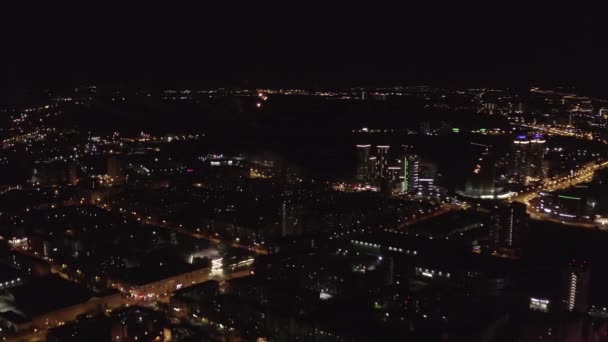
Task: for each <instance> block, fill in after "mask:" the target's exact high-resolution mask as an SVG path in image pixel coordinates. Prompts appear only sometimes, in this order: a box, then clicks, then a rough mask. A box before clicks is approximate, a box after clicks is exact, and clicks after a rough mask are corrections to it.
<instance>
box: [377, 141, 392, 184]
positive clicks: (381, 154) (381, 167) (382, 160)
mask: <svg viewBox="0 0 608 342" xmlns="http://www.w3.org/2000/svg"><path fill="white" fill-rule="evenodd" d="M376 149H377V154H376V155H377V157H378V177H380V178H386V177H387V176H388V174H387V173H388V152H389V149H390V146H388V145H378V146H377V147H376Z"/></svg>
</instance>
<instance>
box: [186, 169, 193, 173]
mask: <svg viewBox="0 0 608 342" xmlns="http://www.w3.org/2000/svg"><path fill="white" fill-rule="evenodd" d="M186 172H188V173H192V172H194V169H187V170H186Z"/></svg>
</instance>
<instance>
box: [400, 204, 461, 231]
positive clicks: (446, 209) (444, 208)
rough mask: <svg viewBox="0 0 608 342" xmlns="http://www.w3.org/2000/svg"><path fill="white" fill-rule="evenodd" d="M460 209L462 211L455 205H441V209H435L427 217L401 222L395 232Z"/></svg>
mask: <svg viewBox="0 0 608 342" xmlns="http://www.w3.org/2000/svg"><path fill="white" fill-rule="evenodd" d="M460 209H462V207H460V206H457V205H455V204H450V203H443V204H441V207H440V208H439V209H437V210H435V211H433V212H431V213H429V214H427V215H422V216H417V217H416V218H414V219H410V220H406V221H405V222H403V223H401V224H400V225H399V226H397V230H402V229H405V228H406V227H408V226H411V225H413V224H416V223H420V222H423V221H426V220H429V219H432V218H433V217H438V216H441V215H444V214H447V213H449V212H450V211H454V210H460Z"/></svg>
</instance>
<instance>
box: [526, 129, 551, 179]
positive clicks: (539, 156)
mask: <svg viewBox="0 0 608 342" xmlns="http://www.w3.org/2000/svg"><path fill="white" fill-rule="evenodd" d="M545 143H546V141H545V139H544V138H543V136H542V135H540V134H536V135H534V136H533V137H532V139H531V140H530V158H529V162H530V174H529V177H532V178H534V179H538V180H542V179H545V178H546V177H547V168H546V163H545V151H546V150H545V149H546V147H545V145H546V144H545Z"/></svg>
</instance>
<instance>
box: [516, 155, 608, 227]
mask: <svg viewBox="0 0 608 342" xmlns="http://www.w3.org/2000/svg"><path fill="white" fill-rule="evenodd" d="M606 168H608V161H605V162H602V163H600V164H595V163H593V164H587V165H585V166H584V167H583V168H581V169H580V170H578V171H576V172H574V173H573V174H572V175H569V176H561V177H558V178H553V179H549V180H547V181H545V182H544V183H543V184H542V185H537V186H533V187H531V188H530V189H529V190H528V191H526V192H524V193H522V194H518V195H516V196H514V197H511V198H510V199H509V201H510V202H522V203H524V204H526V206H527V207H528V213H529V214H530V217H531V218H533V219H535V220H543V221H551V222H556V223H563V224H567V225H570V226H576V227H582V228H597V224H594V223H591V222H575V221H567V220H563V219H559V218H556V217H555V216H552V215H548V214H546V213H543V212H539V211H537V210H536V208H535V207H534V206H533V205H531V204H530V201H531V200H532V199H534V198H536V197H538V196H539V193H540V192H541V191H556V190H561V189H566V188H569V187H571V186H574V185H576V184H580V183H585V182H589V181H591V180H592V179H593V174H594V172H595V171H598V170H602V169H606Z"/></svg>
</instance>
